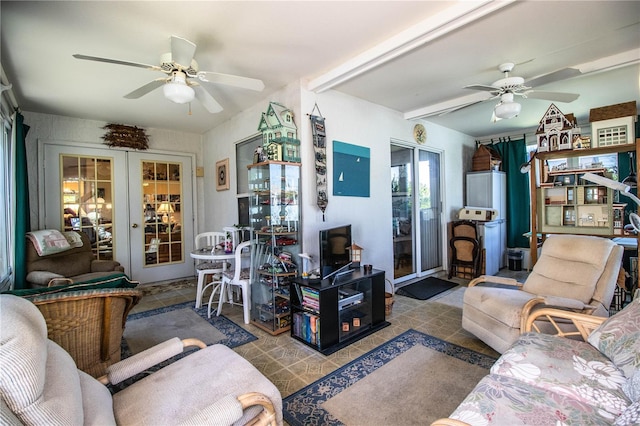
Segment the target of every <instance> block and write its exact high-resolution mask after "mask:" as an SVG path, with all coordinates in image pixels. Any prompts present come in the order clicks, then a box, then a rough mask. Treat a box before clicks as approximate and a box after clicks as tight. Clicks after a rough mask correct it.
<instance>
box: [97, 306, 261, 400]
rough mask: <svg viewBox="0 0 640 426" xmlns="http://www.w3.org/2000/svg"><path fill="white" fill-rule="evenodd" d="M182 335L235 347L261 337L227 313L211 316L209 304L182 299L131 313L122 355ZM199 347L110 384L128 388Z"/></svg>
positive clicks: (118, 388) (113, 389)
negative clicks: (196, 303)
mask: <svg viewBox="0 0 640 426" xmlns="http://www.w3.org/2000/svg"><path fill="white" fill-rule="evenodd" d="M173 337H178V338H180V339H185V338H190V337H195V338H198V339H200V340H202V341H203V342H205V343H206V344H207V345H212V344H216V343H220V344H223V345H225V346H228V347H230V348H235V347H237V346H240V345H244V344H245V343H249V342H251V341H254V340H257V339H258V338H257V337H256V336H254V335H253V334H251V333H249V332H248V331H247V330H245V329H244V328H242V327H240V326H238V325H237V324H236V323H234V322H233V321H231V320H230V319H228V318H226V317H225V316H223V315H221V316H219V317H218V316H211V318H207V307H206V306H205V307H203V308H200V309H195V308H194V307H193V302H191V301H190V302H184V303H178V304H176V305H172V306H167V307H164V308H158V309H153V310H150V311H145V312H139V313H135V314H130V315H129V316H128V317H127V322H126V327H125V331H124V335H123V336H122V345H121V357H122V359H125V358H128V357H130V356H131V355H134V354H136V353H138V352H141V351H143V350H145V349H147V348H149V347H151V346H153V345H155V344H157V343H160V342H163V341H165V340H168V339H171V338H173ZM195 350H197V348H188V349H186V350H185V351H184V352H182V353H181V354H178V355H176V356H174V357H172V358H169V359H168V360H166V361H163V362H161V363H159V364H157V365H155V366H154V367H152V368H150V369H149V370H146V371H145V372H143V373H140V374H138V375H136V376H134V377H132V378H130V379H127V380H125V381H123V382H122V383H119V384H117V385H109V386H108V387H109V390H110V391H111V393H116V392H119V391H121V390H122V389H124V388H126V387H127V386H129V385H130V384H132V383H135V382H136V381H138V380H140V379H141V378H143V377H145V376H147V375H149V374H151V373H152V372H154V371H158V370H159V369H160V368H162V367H164V366H167V365H169V364H171V363H172V362H175V361H177V360H179V359H181V358H183V357H185V356H187V355H189V354H190V353H192V352H193V351H195Z"/></svg>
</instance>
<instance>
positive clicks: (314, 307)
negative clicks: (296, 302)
mask: <svg viewBox="0 0 640 426" xmlns="http://www.w3.org/2000/svg"><path fill="white" fill-rule="evenodd" d="M302 307H303V308H305V309H309V310H311V311H313V312H316V313H318V312H320V292H319V291H318V290H316V289H313V288H311V287H302Z"/></svg>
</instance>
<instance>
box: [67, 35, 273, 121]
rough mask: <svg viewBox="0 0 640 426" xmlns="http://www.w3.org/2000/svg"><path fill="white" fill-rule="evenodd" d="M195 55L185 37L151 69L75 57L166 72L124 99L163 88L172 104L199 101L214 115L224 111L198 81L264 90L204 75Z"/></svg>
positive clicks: (256, 83) (254, 82) (251, 81)
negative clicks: (164, 75) (163, 75)
mask: <svg viewBox="0 0 640 426" xmlns="http://www.w3.org/2000/svg"><path fill="white" fill-rule="evenodd" d="M195 52H196V45H195V43H192V42H190V41H189V40H186V39H184V38H181V37H177V36H171V52H169V53H165V54H164V55H162V56H161V58H160V65H148V64H142V63H137V62H128V61H121V60H117V59H107V58H100V57H97V56H87V55H81V54H75V55H73V57H74V58H76V59H83V60H87V61H96V62H106V63H109V64H117V65H126V66H130V67H137V68H145V69H148V70H151V71H160V72H163V73H165V74H167V77H161V78H157V79H155V80H153V81H151V82H149V83H147V84H145V85H144V86H142V87H139V88H137V89H136V90H134V91H133V92H131V93H129V94H127V95H125V96H124V97H125V98H127V99H138V98H140V97H142V96H144V95H146V94H147V93H150V92H151V91H153V90H155V89H157V88H159V87H161V86H162V90H163V92H164V96H165V98H167V99H169V100H170V101H172V102H175V103H178V104H184V103H188V102H191V101H192V100H193V99H194V98H196V99H198V100H199V101H200V102H201V103H202V105H203V106H204V107H205V108H206V110H207V111H209V112H210V113H212V114H214V113H217V112H220V111H222V109H223V108H222V106H221V105H220V104H219V103H218V101H216V100H215V99H214V97H213V96H211V94H210V93H209V92H208V91H207V90H206V88H205V87H204V86H203V85H201V84H200V83H199V82H198V81H195V79H197V80H200V81H202V82H206V83H213V84H223V85H226V86H234V87H240V88H243V89H249V90H255V91H258V92H260V91H262V90H263V89H264V83H263V82H262V81H261V80H258V79H255V78H248V77H240V76H237V75H230V74H221V73H218V72H212V71H200V70H199V69H198V63H197V62H196V61H195V60H194V59H193V57H194V55H195Z"/></svg>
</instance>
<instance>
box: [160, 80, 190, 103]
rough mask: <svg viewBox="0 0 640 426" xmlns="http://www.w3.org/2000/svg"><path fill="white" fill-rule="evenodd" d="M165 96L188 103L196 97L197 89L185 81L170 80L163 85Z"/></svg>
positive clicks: (176, 101)
mask: <svg viewBox="0 0 640 426" xmlns="http://www.w3.org/2000/svg"><path fill="white" fill-rule="evenodd" d="M162 91H163V92H164V97H165V98H167V99H169V100H170V101H171V102H175V103H176V104H186V103H188V102H191V101H192V100H193V98H194V97H195V95H196V94H195V91H194V90H193V89H192V88H191V87H189V86H187V85H186V84H184V83H173V82H169V83H167V84H165V85H164V86H163V87H162Z"/></svg>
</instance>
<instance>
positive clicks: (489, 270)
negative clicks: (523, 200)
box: [466, 170, 507, 275]
mask: <svg viewBox="0 0 640 426" xmlns="http://www.w3.org/2000/svg"><path fill="white" fill-rule="evenodd" d="M466 184H467V191H466V195H467V197H466V205H467V206H473V207H484V208H489V209H493V210H497V211H498V215H497V217H496V219H495V220H491V221H477V222H476V226H477V229H478V237H479V240H480V243H481V245H482V249H484V250H485V271H484V273H485V274H487V275H495V274H496V273H497V272H498V271H499V270H500V269H501V268H504V267H506V266H507V220H506V215H507V175H506V173H505V172H500V171H494V170H492V171H485V172H471V173H467V176H466Z"/></svg>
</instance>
